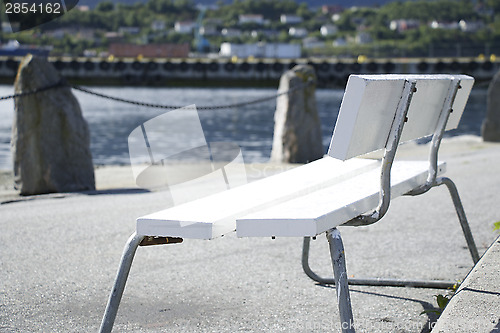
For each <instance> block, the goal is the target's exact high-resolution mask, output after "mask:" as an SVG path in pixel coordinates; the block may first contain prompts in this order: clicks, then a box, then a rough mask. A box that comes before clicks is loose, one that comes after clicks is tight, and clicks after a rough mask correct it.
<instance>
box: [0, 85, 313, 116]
mask: <svg viewBox="0 0 500 333" xmlns="http://www.w3.org/2000/svg"><path fill="white" fill-rule="evenodd" d="M313 84H314V80H308V81H307V82H305V83H303V84H300V85H297V86H295V87H292V88H290V89H288V90H286V91H283V92H279V93H277V94H274V95H272V96H267V97H263V98H258V99H255V100H252V101H246V102H241V103H234V104H227V105H212V106H197V107H196V109H197V110H222V109H230V108H238V107H243V106H246V105H251V104H257V103H263V102H266V101H269V100H272V99H275V98H277V97H279V96H283V95H287V94H290V93H293V92H294V91H295V90H298V89H302V88H306V87H308V86H310V85H313ZM60 87H69V88H73V89H75V90H78V91H81V92H83V93H86V94H89V95H93V96H97V97H101V98H105V99H109V100H113V101H116V102H121V103H127V104H132V105H137V106H144V107H149V108H157V109H171V110H173V109H180V108H182V107H184V106H179V105H164V104H154V103H147V102H140V101H135V100H130V99H125V98H120V97H115V96H110V95H105V94H102V93H99V92H96V91H93V90H90V89H88V88H84V87H81V86H77V85H69V84H68V83H66V81H65V80H64V79H63V80H61V81H59V82H57V83H55V84H52V85H49V86H46V87H42V88H38V89H33V90H30V91H26V92H22V93H18V94H13V95H8V96H3V97H0V101H3V100H7V99H13V98H18V97H24V96H29V95H34V94H38V93H40V92H43V91H47V90H50V89H55V88H60Z"/></svg>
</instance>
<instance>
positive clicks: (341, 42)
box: [332, 37, 347, 46]
mask: <svg viewBox="0 0 500 333" xmlns="http://www.w3.org/2000/svg"><path fill="white" fill-rule="evenodd" d="M332 45H333V46H346V45H347V41H346V40H345V38H343V37H339V38H337V39H336V40H334V41H333V43H332Z"/></svg>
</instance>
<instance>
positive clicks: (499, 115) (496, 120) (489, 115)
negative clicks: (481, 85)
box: [481, 71, 500, 142]
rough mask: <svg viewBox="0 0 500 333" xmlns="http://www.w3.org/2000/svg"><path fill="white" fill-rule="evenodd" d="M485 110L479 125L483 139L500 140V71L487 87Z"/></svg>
mask: <svg viewBox="0 0 500 333" xmlns="http://www.w3.org/2000/svg"><path fill="white" fill-rule="evenodd" d="M487 108H488V109H487V112H486V118H485V119H484V122H483V126H482V127H481V134H482V136H483V140H484V141H492V142H500V71H499V72H498V73H497V74H496V75H495V76H494V77H493V79H492V80H491V83H490V86H489V87H488V97H487Z"/></svg>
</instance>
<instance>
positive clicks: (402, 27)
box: [389, 20, 420, 32]
mask: <svg viewBox="0 0 500 333" xmlns="http://www.w3.org/2000/svg"><path fill="white" fill-rule="evenodd" d="M418 27H420V22H419V21H418V20H393V21H391V22H390V23H389V28H390V29H391V30H393V31H397V32H403V31H407V30H411V29H417V28H418Z"/></svg>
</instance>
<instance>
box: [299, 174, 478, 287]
mask: <svg viewBox="0 0 500 333" xmlns="http://www.w3.org/2000/svg"><path fill="white" fill-rule="evenodd" d="M440 185H446V187H447V188H448V191H449V192H450V195H451V198H452V200H453V204H454V205H455V210H456V212H457V216H458V219H459V221H460V225H461V227H462V231H463V233H464V236H465V240H466V241H467V246H468V248H469V251H470V254H471V257H472V260H473V261H474V264H476V263H477V262H478V261H479V253H478V251H477V247H476V244H475V242H474V238H473V237H472V232H471V230H470V227H469V223H468V221H467V217H466V215H465V211H464V208H463V205H462V201H461V200H460V196H459V194H458V190H457V187H456V186H455V183H453V181H452V180H451V179H449V178H446V177H441V178H438V179H436V182H435V185H434V186H440ZM310 242H311V239H310V237H304V244H303V248H302V268H303V269H304V272H305V273H306V275H307V276H309V277H310V278H311V279H312V280H314V281H316V282H318V283H320V284H335V280H334V279H332V278H323V277H321V276H319V275H318V274H316V273H315V272H314V271H313V270H312V269H311V267H310V266H309V247H310ZM348 283H349V284H350V285H361V286H384V287H414V288H433V289H449V288H452V287H453V286H454V285H455V284H456V283H455V282H454V281H436V280H406V279H381V278H364V279H349V280H348Z"/></svg>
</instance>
